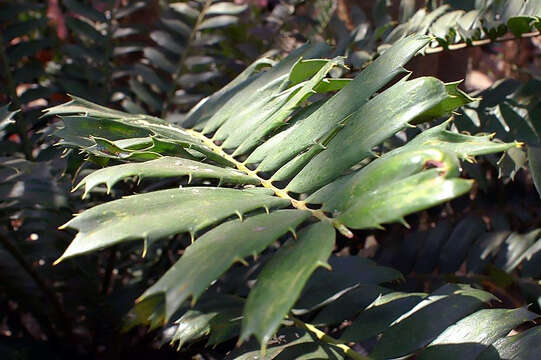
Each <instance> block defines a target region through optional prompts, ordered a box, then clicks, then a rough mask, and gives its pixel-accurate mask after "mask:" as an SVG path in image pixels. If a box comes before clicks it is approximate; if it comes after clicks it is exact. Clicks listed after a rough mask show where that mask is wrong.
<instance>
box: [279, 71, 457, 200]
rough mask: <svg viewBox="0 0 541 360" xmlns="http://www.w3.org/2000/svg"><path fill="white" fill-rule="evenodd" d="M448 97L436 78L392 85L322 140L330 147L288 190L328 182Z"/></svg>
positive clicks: (298, 190)
mask: <svg viewBox="0 0 541 360" xmlns="http://www.w3.org/2000/svg"><path fill="white" fill-rule="evenodd" d="M354 81H355V80H354ZM350 84H351V83H350ZM346 88H347V87H346ZM346 88H344V89H346ZM342 91H343V90H342ZM446 97H447V93H446V91H445V88H444V86H443V83H441V82H440V81H438V80H436V79H434V78H418V79H415V80H411V81H401V82H399V83H398V84H396V85H394V86H392V87H391V88H390V89H388V90H386V91H384V92H383V93H382V94H380V95H378V96H376V97H375V98H374V99H373V100H371V101H369V102H368V103H367V104H366V105H364V106H362V107H361V108H360V109H359V110H358V111H357V112H355V113H354V114H353V115H351V117H349V118H348V119H346V120H345V121H344V122H345V125H344V126H343V128H342V129H340V130H339V132H338V133H337V134H336V136H334V137H333V138H332V139H331V140H330V141H329V143H328V144H326V143H323V144H322V145H323V146H325V147H326V148H325V149H323V150H322V151H321V152H320V153H319V154H317V155H316V156H315V157H314V158H313V159H312V160H311V161H310V162H309V163H308V164H307V165H306V166H305V167H304V168H303V169H302V170H301V171H300V172H299V174H298V175H297V176H295V177H294V178H293V180H291V182H290V183H289V184H288V185H287V187H286V190H287V191H291V192H295V193H306V192H311V191H313V190H315V189H318V188H320V187H321V186H323V185H326V184H327V183H329V182H330V181H332V180H334V179H335V178H337V177H338V176H340V175H341V174H342V173H343V172H344V171H345V170H347V169H348V168H350V167H351V166H353V165H355V164H357V163H358V162H360V161H361V160H363V159H364V158H366V157H367V156H369V155H371V151H372V148H373V147H374V146H376V145H378V144H379V143H381V142H382V141H383V140H385V139H386V138H388V137H390V136H391V135H393V134H395V133H396V132H398V131H399V130H401V129H403V128H405V127H406V126H407V124H408V123H409V122H410V121H411V120H413V119H415V118H416V117H417V116H418V115H420V114H423V113H424V112H425V111H427V110H428V109H430V108H432V107H433V106H435V105H437V104H438V103H440V102H442V101H444V100H445V98H446ZM329 101H331V100H329ZM324 107H325V105H323V107H322V109H321V110H320V111H321V112H323V108H324ZM367 134H370V135H367ZM363 135H364V136H363Z"/></svg>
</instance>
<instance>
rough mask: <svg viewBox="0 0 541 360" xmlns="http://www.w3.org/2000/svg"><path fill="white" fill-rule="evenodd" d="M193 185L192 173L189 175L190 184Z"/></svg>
mask: <svg viewBox="0 0 541 360" xmlns="http://www.w3.org/2000/svg"><path fill="white" fill-rule="evenodd" d="M191 183H192V173H189V174H188V184H191Z"/></svg>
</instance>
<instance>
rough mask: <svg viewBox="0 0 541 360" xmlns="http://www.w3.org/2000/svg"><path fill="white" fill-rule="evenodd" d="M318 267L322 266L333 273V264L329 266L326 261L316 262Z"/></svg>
mask: <svg viewBox="0 0 541 360" xmlns="http://www.w3.org/2000/svg"><path fill="white" fill-rule="evenodd" d="M316 265H317V266H321V267H323V268H325V269H327V270H329V271H332V266H331V264H329V263H328V262H326V261H320V260H318V261H317V262H316Z"/></svg>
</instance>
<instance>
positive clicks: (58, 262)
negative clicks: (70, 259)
mask: <svg viewBox="0 0 541 360" xmlns="http://www.w3.org/2000/svg"><path fill="white" fill-rule="evenodd" d="M62 260H64V258H63V257H62V256H61V257H59V258H58V259H56V260H55V261H54V262H53V266H56V265H58V264H60V262H61V261H62Z"/></svg>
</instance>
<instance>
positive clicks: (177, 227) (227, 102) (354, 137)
mask: <svg viewBox="0 0 541 360" xmlns="http://www.w3.org/2000/svg"><path fill="white" fill-rule="evenodd" d="M430 41H431V38H429V37H426V36H419V35H416V36H409V37H405V38H403V39H401V40H399V41H397V42H396V43H395V44H394V45H393V46H392V47H391V48H389V49H388V50H386V51H385V52H384V53H383V54H382V55H381V56H379V57H378V58H377V59H376V60H375V61H374V62H373V63H372V64H371V65H370V66H368V67H367V68H366V69H365V70H364V71H362V72H360V74H359V75H358V76H357V77H355V78H354V79H347V78H332V77H329V73H330V72H331V70H332V69H333V68H335V67H343V66H344V65H343V59H342V58H340V57H337V58H333V59H325V57H326V56H328V54H329V53H330V51H331V50H330V49H329V48H328V46H326V45H324V44H318V43H314V44H308V45H305V46H303V47H301V48H299V49H297V50H295V51H294V52H293V53H291V54H290V55H289V56H287V57H286V58H285V59H283V60H282V61H280V62H279V63H277V64H274V65H273V63H272V61H270V60H267V59H261V60H259V61H256V62H255V63H254V64H252V65H251V66H250V67H248V68H247V69H246V70H245V71H244V72H243V73H241V74H240V75H239V76H238V77H237V78H236V79H235V80H233V81H232V82H231V83H229V84H228V85H227V86H225V87H224V88H223V89H221V90H220V91H218V92H216V93H215V94H214V95H212V96H210V97H208V98H206V99H204V100H202V101H201V102H200V103H199V104H198V105H197V106H195V107H194V108H193V109H192V110H191V111H190V113H189V114H188V115H187V116H186V118H185V120H184V122H183V127H180V126H176V125H172V124H170V123H168V122H166V121H164V120H162V119H159V118H156V117H152V116H148V115H133V114H128V113H124V112H120V111H116V110H111V109H108V108H105V107H102V106H99V105H96V104H93V103H91V102H88V101H86V100H83V99H81V98H77V97H72V101H70V102H68V103H66V104H63V105H59V106H56V107H53V108H50V109H48V110H47V115H58V116H60V117H61V118H62V120H63V123H64V127H63V128H62V129H60V130H59V131H58V133H57V135H58V136H59V137H61V138H62V141H61V144H62V145H63V146H66V147H67V148H69V150H68V151H70V152H83V153H85V154H86V157H87V159H88V160H89V161H91V162H93V163H95V164H98V165H100V166H102V167H103V168H101V169H98V170H95V171H93V172H91V173H90V174H89V175H87V176H86V177H84V178H83V179H82V180H81V181H80V183H79V184H78V185H77V186H76V187H75V190H77V189H80V188H82V189H83V190H84V193H83V196H85V197H86V196H88V195H90V196H92V193H93V191H94V190H96V189H99V188H100V186H99V185H100V184H105V185H106V188H107V192H108V193H111V192H112V193H113V195H114V193H115V190H114V187H115V185H117V184H118V183H119V182H121V181H125V180H130V179H134V178H135V179H137V180H138V184H140V185H139V187H138V188H137V192H138V193H137V194H135V195H130V196H126V197H122V198H119V199H116V200H112V201H109V202H106V203H104V204H101V205H97V206H95V207H93V208H90V209H88V210H86V211H83V212H82V213H80V214H78V215H76V216H75V217H74V218H73V219H72V220H71V221H69V222H68V223H66V224H65V225H64V227H65V228H71V229H76V230H77V231H78V233H77V235H76V237H75V239H74V240H73V242H72V243H71V244H70V245H69V246H68V248H67V249H66V251H65V252H64V254H63V255H62V257H60V258H59V259H58V260H57V263H59V262H61V261H63V260H67V259H69V258H71V257H74V256H77V255H82V254H86V253H90V252H94V251H97V250H99V249H103V248H107V247H109V246H113V245H119V244H126V243H128V242H130V241H135V240H137V243H138V244H141V245H142V246H141V248H142V249H141V254H142V256H143V257H147V258H149V257H155V256H158V254H160V253H162V252H163V251H164V249H166V248H167V246H170V245H171V244H172V243H173V242H182V239H184V236H183V234H188V235H189V238H190V241H188V243H187V246H186V247H185V248H184V249H183V250H182V251H181V253H182V255H181V256H180V257H179V258H178V260H176V262H175V263H174V264H173V265H172V266H171V267H170V268H169V270H168V271H167V272H166V273H165V274H164V275H163V276H161V278H160V279H159V280H158V281H157V282H155V283H154V284H152V285H151V286H150V287H149V288H148V289H146V291H144V293H143V294H142V295H141V296H140V297H139V298H138V299H137V301H136V304H135V306H134V308H133V310H132V312H131V313H130V314H129V316H128V320H127V323H126V326H127V327H130V326H133V325H137V324H146V325H149V326H150V328H151V329H155V328H157V327H160V326H165V325H168V328H167V331H165V336H166V338H168V339H170V340H171V341H173V342H175V341H178V342H179V343H180V345H182V344H184V343H185V342H187V341H190V340H194V339H198V338H200V337H203V336H206V335H209V334H210V338H209V345H215V344H218V343H221V342H223V341H227V340H230V339H234V338H238V342H239V343H243V342H246V341H248V340H249V339H250V337H251V336H252V335H254V336H255V338H257V340H258V341H259V343H260V346H261V348H262V351H263V352H265V351H266V353H267V356H268V357H269V358H275V357H279V356H282V358H343V357H350V358H355V359H364V358H374V359H383V358H396V357H400V356H406V355H410V354H414V353H418V352H420V351H422V350H423V349H424V348H425V347H426V346H427V345H430V346H429V347H428V350H427V351H425V352H424V353H423V354H422V355H421V356H422V358H442V356H447V357H448V358H460V356H459V357H453V356H457V355H456V354H469V355H471V356H475V357H471V356H470V357H471V358H477V356H478V355H479V356H480V358H483V359H484V358H487V359H488V358H493V357H491V356H494V354H495V353H496V354H505V353H506V352H509V351H511V350H510V349H516V348H517V347H518V348H520V349H524V350H520V351H523V354H524V358H526V356H528V354H529V356H532V354H533V353H528V352H529V351H530V352H531V351H533V350H532V349H533V348H534V347H535V346H534V345H533V344H534V341H538V339H539V337H540V336H541V333H540V332H539V328H533V329H531V330H528V331H526V332H523V333H521V334H520V335H517V336H516V337H505V336H506V335H507V334H508V333H509V331H510V330H512V329H513V328H515V327H516V326H517V325H519V324H521V323H523V322H525V321H529V320H532V319H533V318H535V315H534V314H532V313H530V312H528V311H527V310H526V309H517V310H502V309H488V310H481V309H482V308H483V307H485V306H486V304H489V303H490V302H491V301H493V300H494V299H495V298H494V296H493V295H491V294H489V293H487V292H485V291H482V290H479V289H475V288H472V287H470V286H466V285H445V286H443V287H441V288H440V289H438V290H436V291H435V292H433V293H432V294H426V293H397V292H391V291H390V290H389V289H388V288H385V287H381V286H379V285H378V284H382V283H388V282H390V281H395V280H399V279H400V277H401V275H400V273H398V272H397V271H396V270H393V269H391V268H386V267H381V266H377V265H376V264H375V263H373V262H372V261H370V260H367V259H362V258H360V257H340V256H335V255H332V254H333V249H334V248H335V242H336V240H337V238H339V237H346V238H353V237H354V236H355V232H356V231H357V230H360V229H374V228H375V229H381V228H383V225H384V224H389V223H393V222H401V223H403V224H404V225H405V226H408V225H407V222H406V221H405V219H404V217H405V216H407V215H409V214H412V213H415V212H417V211H420V210H423V209H427V208H429V207H432V206H435V205H438V204H441V203H444V202H446V201H449V200H451V199H454V198H456V197H459V196H461V195H464V194H467V193H468V192H469V191H470V189H471V188H472V185H473V182H472V181H471V180H468V179H463V178H461V177H460V175H461V165H460V164H461V161H467V162H472V161H474V157H475V156H477V155H483V154H490V153H498V152H502V151H505V150H508V149H510V148H514V147H519V146H520V144H519V143H516V142H511V143H501V142H495V141H492V140H491V136H490V135H479V136H473V135H469V134H464V133H458V132H456V131H453V130H451V128H450V126H451V123H452V121H453V120H452V117H451V118H450V119H449V120H446V121H443V122H441V123H440V124H439V125H438V126H434V127H432V128H429V129H428V130H425V131H423V132H421V133H419V134H418V135H417V136H416V137H415V138H413V139H412V140H411V141H409V142H407V143H406V144H404V145H402V146H399V147H394V146H393V142H392V141H389V139H392V138H393V137H394V136H395V135H398V136H400V134H401V133H403V132H404V131H407V129H408V128H410V127H416V126H420V128H426V126H423V124H424V123H427V122H429V121H432V120H435V119H438V118H441V117H443V116H447V115H450V114H452V113H453V111H454V110H455V109H456V108H458V107H460V106H462V105H465V104H468V103H471V102H474V101H477V100H478V99H474V98H471V97H469V96H467V95H466V94H465V93H463V92H462V91H460V90H459V89H458V87H457V86H458V83H448V84H445V83H443V82H441V81H439V80H438V79H436V78H432V77H421V78H412V76H411V74H409V73H408V72H407V71H406V70H405V69H404V68H403V66H404V65H405V64H406V63H407V62H408V60H409V59H411V58H412V57H413V56H415V55H416V54H417V53H418V52H419V51H421V50H422V49H423V48H424V47H425V46H426V45H427V44H428V43H429V42H430ZM269 65H273V66H269ZM149 179H152V181H149ZM179 234H180V237H179ZM142 261H145V260H144V259H143V260H142ZM319 267H323V268H326V269H318V268H319ZM307 284H308V285H307ZM303 289H304V290H303ZM346 293H348V294H351V293H355V294H357V296H356V297H349V298H348V299H349V302H348V301H346V302H344V303H342V304H341V305H340V306H338V307H336V305H337V302H339V301H340V300H341V299H345V298H344V297H343V295H344V294H346ZM368 305H370V306H368ZM329 306H335V311H337V310H336V309H338V308H339V309H340V311H338V312H339V313H340V314H341V315H340V316H338V317H337V315H336V314H337V313H336V312H332V311H331V312H329V313H330V314H332V315H333V316H332V317H331V319H330V320H329V318H328V317H327V318H325V317H324V316H323V315H322V314H325V311H326V309H327V308H328V307H329ZM363 308H366V309H365V310H364V311H361V310H363ZM314 311H318V316H319V318H318V317H315V318H314V316H313V315H314ZM356 316H357V318H356V320H355V322H354V325H353V326H352V327H349V328H348V329H347V330H346V331H345V332H343V334H342V335H341V338H340V339H336V338H333V337H331V336H329V334H327V333H325V332H324V331H322V330H321V329H319V328H317V327H315V326H314V325H312V324H308V323H306V320H308V319H313V320H317V321H316V322H315V323H316V324H318V325H322V326H329V325H332V324H337V323H340V322H341V321H343V320H348V319H350V320H351V319H352V318H355V317H356ZM322 317H323V318H322ZM430 317H432V318H433V319H432V320H433V321H428V319H429V318H430ZM434 317H435V318H434ZM482 327H484V328H486V329H489V331H487V332H483V331H481V329H482ZM324 329H325V328H324ZM467 329H470V330H471V331H466V330H467ZM381 333H383V336H381V337H378V338H377V339H378V340H379V341H378V342H377V343H376V344H375V346H374V344H372V346H371V347H369V348H371V349H373V351H372V352H371V353H370V354H368V355H367V356H365V355H362V354H361V353H359V352H356V351H354V350H353V348H352V347H351V346H349V345H348V344H350V345H351V342H360V341H362V340H365V339H366V338H367V336H368V337H370V336H374V335H378V334H381ZM275 335H276V336H275ZM536 339H537V340H536ZM269 342H270V343H271V346H270V347H269V348H268V349H267V345H268V344H269ZM461 343H463V345H464V346H458V347H455V346H450V345H449V344H451V345H455V344H459V345H460V344H461ZM471 344H473V345H471ZM528 344H529V345H528ZM470 345H471V346H470ZM251 350H253V349H252V348H251V345H250V343H249V342H248V344H247V345H246V346H245V347H243V348H241V349H240V350H238V351H237V352H233V353H232V354H230V356H231V357H232V358H235V357H236V356H239V357H238V358H244V359H248V358H252V356H256V355H257V353H259V350H256V352H255V353H252V352H251ZM254 354H255V355H254ZM280 354H281V355H280ZM453 354H454V355H453ZM303 356H304V357H303ZM531 358H533V357H531Z"/></svg>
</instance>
